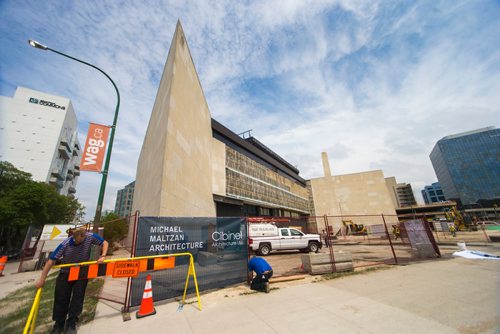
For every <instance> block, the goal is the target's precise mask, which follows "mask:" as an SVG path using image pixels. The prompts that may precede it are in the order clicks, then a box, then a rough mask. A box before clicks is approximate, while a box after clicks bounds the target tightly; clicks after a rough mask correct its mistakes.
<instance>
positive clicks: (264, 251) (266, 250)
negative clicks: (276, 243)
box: [259, 244, 271, 256]
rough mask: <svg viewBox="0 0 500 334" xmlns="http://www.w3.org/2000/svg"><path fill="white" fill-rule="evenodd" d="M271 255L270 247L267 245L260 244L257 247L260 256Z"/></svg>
mask: <svg viewBox="0 0 500 334" xmlns="http://www.w3.org/2000/svg"><path fill="white" fill-rule="evenodd" d="M269 253H271V247H270V246H269V245H268V244H262V245H260V246H259V254H260V255H262V256H266V255H269Z"/></svg>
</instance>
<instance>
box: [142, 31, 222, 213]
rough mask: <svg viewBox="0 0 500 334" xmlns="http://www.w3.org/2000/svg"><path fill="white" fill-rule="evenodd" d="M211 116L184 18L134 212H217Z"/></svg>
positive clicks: (147, 144) (150, 132) (146, 147)
mask: <svg viewBox="0 0 500 334" xmlns="http://www.w3.org/2000/svg"><path fill="white" fill-rule="evenodd" d="M212 141H213V139H212V128H211V116H210V111H209V109H208V105H207V102H206V100H205V96H204V94H203V89H202V87H201V84H200V81H199V78H198V74H197V73H196V69H195V67H194V64H193V60H192V58H191V53H190V51H189V47H188V45H187V42H186V38H185V36H184V32H183V30H182V26H181V24H180V22H178V23H177V27H176V30H175V34H174V37H173V40H172V44H171V46H170V50H169V54H168V58H167V62H166V64H165V68H164V70H163V75H162V78H161V81H160V86H159V88H158V93H157V96H156V100H155V103H154V106H153V111H152V113H151V118H150V120H149V125H148V129H147V132H146V136H145V138H144V143H143V146H142V150H141V154H140V157H139V161H138V164H137V176H136V185H135V193H134V203H133V212H134V211H135V210H139V211H140V212H141V216H178V217H186V216H190V217H202V216H205V217H214V216H215V204H214V201H213V196H212V193H213V191H212V181H213V180H212V174H213V172H212V165H213V163H212V150H213V148H212Z"/></svg>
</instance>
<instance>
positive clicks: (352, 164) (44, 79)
mask: <svg viewBox="0 0 500 334" xmlns="http://www.w3.org/2000/svg"><path fill="white" fill-rule="evenodd" d="M498 17H500V3H499V2H498V1H482V0H478V1H453V0H450V1H352V0H349V1H347V0H345V1H342V0H339V1H320V0H318V1H210V2H209V1H76V0H69V1H62V0H57V1H55V0H44V1H34V0H33V1H31V0H23V1H16V0H0V41H1V45H2V47H1V48H0V95H3V96H12V95H13V94H14V91H15V89H16V87H17V86H24V87H28V88H31V89H35V90H40V91H44V92H47V93H49V94H54V95H60V96H65V97H68V98H70V99H71V100H72V103H73V106H74V108H75V111H76V113H77V117H78V119H79V122H80V129H79V132H80V141H81V142H83V141H84V138H85V135H86V132H87V128H88V122H97V123H102V124H110V123H111V122H112V117H113V111H114V106H115V103H116V100H115V93H114V90H113V87H112V86H111V84H110V83H109V82H108V81H107V79H106V78H105V77H104V76H102V75H101V74H100V73H98V72H97V71H95V70H93V69H91V68H89V67H85V66H84V65H81V64H79V63H77V62H73V61H70V60H67V59H65V58H63V57H60V56H58V55H56V54H53V53H50V52H42V51H40V50H36V49H34V48H31V47H29V45H28V44H27V40H28V39H35V40H38V41H39V42H41V43H43V44H46V45H48V46H50V47H52V48H54V49H57V50H60V51H62V52H65V53H68V54H70V55H73V56H75V57H78V58H80V59H82V60H85V61H87V62H90V63H92V64H95V65H97V66H99V67H100V68H102V69H104V70H105V71H106V72H107V73H108V74H109V75H110V76H111V77H112V78H113V79H114V81H115V82H116V84H117V85H118V87H119V89H120V93H121V95H122V100H121V102H122V105H121V109H120V116H119V119H118V127H117V131H116V135H115V144H114V148H113V156H112V160H111V166H110V172H109V178H108V186H107V189H106V197H105V205H104V209H113V207H114V201H115V196H116V191H117V189H119V188H121V187H123V186H124V185H126V184H127V183H129V182H131V181H133V180H134V178H135V170H136V166H137V158H138V155H139V152H140V149H141V146H142V141H143V138H144V134H145V131H146V127H147V124H148V121H149V116H150V113H151V109H152V106H153V103H154V99H155V96H156V92H157V88H158V84H159V80H160V77H161V74H162V71H163V66H164V63H165V60H166V57H167V54H168V49H169V47H170V42H171V39H172V36H173V33H174V30H175V24H176V22H177V20H178V19H180V20H181V23H182V25H183V28H184V31H185V34H186V37H187V41H188V44H189V46H190V50H191V53H192V56H193V60H194V62H195V66H196V69H197V71H198V74H199V77H200V81H201V84H202V86H203V89H204V92H205V95H206V98H207V101H208V105H209V108H210V112H211V114H212V117H214V118H215V119H217V120H218V121H220V122H221V123H223V124H224V125H226V126H228V127H229V128H230V129H231V130H233V131H234V132H236V133H240V132H243V131H246V130H249V129H253V131H252V134H253V135H254V136H255V137H256V138H258V139H259V140H260V141H261V142H263V143H265V144H266V145H268V146H269V147H270V148H271V149H272V150H274V151H275V152H277V153H278V154H280V155H282V156H283V157H284V158H285V159H287V160H288V161H290V162H291V163H292V164H294V165H296V166H297V167H298V168H299V170H300V171H301V175H302V176H303V177H304V178H314V177H319V176H322V164H321V152H323V151H326V152H328V154H329V157H330V164H331V168H332V171H333V173H334V174H347V173H355V172H361V171H367V170H373V169H382V170H383V172H384V174H385V176H386V177H389V176H395V177H396V179H397V180H398V181H399V182H409V183H411V184H412V187H413V189H414V191H415V192H417V193H419V192H420V189H422V188H423V186H424V185H427V184H430V183H432V182H435V181H436V176H435V174H434V171H433V168H432V165H431V162H430V160H429V153H430V152H431V150H432V148H433V146H434V144H435V143H436V141H437V140H439V139H440V138H442V137H444V136H446V135H450V134H454V133H459V132H464V131H469V130H473V129H477V128H482V127H486V126H491V125H492V126H496V127H498V126H499V123H500V110H499V108H500V107H499V106H500V93H499V92H500V47H499V45H500V38H499V37H498V36H500V20H498ZM99 183H100V176H99V175H97V174H93V173H82V175H81V176H80V179H79V183H78V187H77V195H78V197H79V199H80V200H81V201H82V202H83V203H84V204H85V205H86V207H87V218H91V217H92V216H93V213H94V211H95V202H96V197H97V194H98V191H99Z"/></svg>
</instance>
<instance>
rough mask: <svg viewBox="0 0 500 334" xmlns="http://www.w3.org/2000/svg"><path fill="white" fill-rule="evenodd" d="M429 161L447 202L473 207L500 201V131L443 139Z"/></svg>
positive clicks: (465, 134) (484, 129) (475, 132)
mask: <svg viewBox="0 0 500 334" xmlns="http://www.w3.org/2000/svg"><path fill="white" fill-rule="evenodd" d="M430 159H431V162H432V166H433V167H434V171H435V173H436V176H437V179H438V181H439V183H440V184H441V187H442V190H443V193H444V196H445V197H446V199H447V200H454V201H457V202H459V203H461V204H462V205H470V204H474V203H477V202H478V201H481V200H483V201H484V200H493V199H497V198H500V129H496V128H495V127H493V126H491V127H487V128H482V129H478V130H473V131H469V132H464V133H459V134H455V135H450V136H447V137H444V138H442V139H441V140H439V141H438V142H437V143H436V145H435V146H434V148H433V149H432V152H431V154H430Z"/></svg>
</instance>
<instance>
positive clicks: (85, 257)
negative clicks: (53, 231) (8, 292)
mask: <svg viewBox="0 0 500 334" xmlns="http://www.w3.org/2000/svg"><path fill="white" fill-rule="evenodd" d="M91 245H102V249H101V256H100V257H99V260H98V261H97V263H103V262H104V258H105V256H106V253H107V251H108V242H107V241H105V240H104V239H103V238H101V237H100V236H98V235H97V234H92V233H87V231H86V230H85V229H83V228H80V229H76V230H75V231H74V232H73V235H72V236H71V237H69V238H68V239H66V240H64V241H63V242H61V244H59V246H57V247H56V249H55V250H54V251H53V252H52V253H51V254H50V256H49V260H48V261H47V263H46V264H45V267H44V268H43V271H42V274H41V276H40V279H39V280H38V282H36V284H35V286H36V288H37V289H39V288H41V287H43V285H44V284H45V279H46V278H47V274H48V273H49V271H50V268H52V266H53V265H54V264H55V263H56V261H57V260H61V264H67V263H78V262H86V261H89V258H90V250H91ZM68 276H69V267H65V268H61V271H60V272H59V275H58V276H57V279H56V287H55V290H54V309H53V312H52V320H54V321H55V324H54V328H53V329H52V332H51V333H63V332H64V330H65V325H66V333H76V323H77V321H78V317H79V316H80V314H81V313H82V309H83V300H84V298H85V289H86V288H87V283H88V280H86V279H82V280H77V281H71V282H68ZM66 317H67V320H66Z"/></svg>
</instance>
